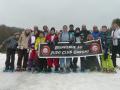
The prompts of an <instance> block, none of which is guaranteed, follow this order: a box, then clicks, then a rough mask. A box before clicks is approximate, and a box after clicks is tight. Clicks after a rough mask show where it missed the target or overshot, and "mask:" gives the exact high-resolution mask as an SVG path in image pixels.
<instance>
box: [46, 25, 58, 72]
mask: <svg viewBox="0 0 120 90" xmlns="http://www.w3.org/2000/svg"><path fill="white" fill-rule="evenodd" d="M46 42H47V43H48V45H50V46H51V47H53V46H54V45H55V44H57V42H58V36H57V34H56V33H55V28H54V27H52V28H51V30H50V34H48V35H47V36H46ZM53 64H54V66H55V72H58V71H59V59H58V58H47V65H48V70H47V71H48V72H52V67H53Z"/></svg>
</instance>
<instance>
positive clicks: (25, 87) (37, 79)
mask: <svg viewBox="0 0 120 90" xmlns="http://www.w3.org/2000/svg"><path fill="white" fill-rule="evenodd" d="M16 59H17V56H16ZM117 61H118V64H120V63H119V62H120V61H119V60H117ZM4 62H5V54H0V90H113V89H114V90H120V71H119V70H117V73H116V74H107V73H101V72H85V73H81V72H79V73H69V74H59V73H50V74H45V73H38V74H33V73H30V72H14V73H10V72H6V73H4V72H2V70H3V69H4Z"/></svg>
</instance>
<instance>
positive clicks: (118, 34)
mask: <svg viewBox="0 0 120 90" xmlns="http://www.w3.org/2000/svg"><path fill="white" fill-rule="evenodd" d="M111 37H112V41H113V45H114V46H118V39H120V28H119V29H116V30H114V31H112V33H111Z"/></svg>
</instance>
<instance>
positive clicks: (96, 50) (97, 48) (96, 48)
mask: <svg viewBox="0 0 120 90" xmlns="http://www.w3.org/2000/svg"><path fill="white" fill-rule="evenodd" d="M90 51H91V52H92V53H99V51H100V45H99V44H98V43H92V45H91V46H90Z"/></svg>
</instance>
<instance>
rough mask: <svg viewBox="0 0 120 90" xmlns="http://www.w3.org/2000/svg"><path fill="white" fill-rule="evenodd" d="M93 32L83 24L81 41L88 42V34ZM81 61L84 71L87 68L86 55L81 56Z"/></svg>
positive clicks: (82, 70)
mask: <svg viewBox="0 0 120 90" xmlns="http://www.w3.org/2000/svg"><path fill="white" fill-rule="evenodd" d="M90 33H91V32H90V31H88V30H87V28H86V25H82V30H81V31H80V36H81V41H82V43H83V42H86V41H87V36H88V35H89V34H90ZM80 60H81V62H80V64H81V70H80V71H81V72H84V71H85V69H86V58H85V57H81V58H80Z"/></svg>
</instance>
